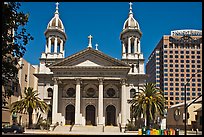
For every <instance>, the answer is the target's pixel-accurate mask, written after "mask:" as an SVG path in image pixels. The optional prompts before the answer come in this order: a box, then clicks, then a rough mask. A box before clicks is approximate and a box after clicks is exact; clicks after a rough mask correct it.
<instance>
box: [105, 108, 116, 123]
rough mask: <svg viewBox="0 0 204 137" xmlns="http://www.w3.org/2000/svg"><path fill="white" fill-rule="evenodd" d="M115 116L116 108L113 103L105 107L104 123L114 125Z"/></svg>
mask: <svg viewBox="0 0 204 137" xmlns="http://www.w3.org/2000/svg"><path fill="white" fill-rule="evenodd" d="M115 116H116V109H115V107H114V106H113V105H109V106H108V107H107V108H106V125H113V126H115V125H116V122H115Z"/></svg>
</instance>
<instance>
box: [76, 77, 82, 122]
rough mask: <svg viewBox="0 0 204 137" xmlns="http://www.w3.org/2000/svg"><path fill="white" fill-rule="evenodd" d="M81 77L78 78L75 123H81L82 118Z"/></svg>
mask: <svg viewBox="0 0 204 137" xmlns="http://www.w3.org/2000/svg"><path fill="white" fill-rule="evenodd" d="M80 82H81V81H80V79H76V99H75V125H81V119H80Z"/></svg>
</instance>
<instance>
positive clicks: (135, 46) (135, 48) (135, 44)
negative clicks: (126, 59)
mask: <svg viewBox="0 0 204 137" xmlns="http://www.w3.org/2000/svg"><path fill="white" fill-rule="evenodd" d="M137 39H138V38H137V37H136V38H135V41H134V50H135V51H134V53H137V52H138V50H137V46H138V45H137Z"/></svg>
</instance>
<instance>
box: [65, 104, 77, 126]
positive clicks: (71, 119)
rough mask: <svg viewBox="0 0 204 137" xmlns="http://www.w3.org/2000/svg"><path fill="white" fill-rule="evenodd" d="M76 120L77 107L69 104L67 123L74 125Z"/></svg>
mask: <svg viewBox="0 0 204 137" xmlns="http://www.w3.org/2000/svg"><path fill="white" fill-rule="evenodd" d="M74 122H75V107H74V106H73V105H68V106H67V107H66V116H65V124H66V125H72V124H73V123H74Z"/></svg>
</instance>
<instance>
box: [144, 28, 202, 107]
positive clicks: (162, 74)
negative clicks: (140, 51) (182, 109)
mask: <svg viewBox="0 0 204 137" xmlns="http://www.w3.org/2000/svg"><path fill="white" fill-rule="evenodd" d="M201 69H202V31H201V30H175V31H171V35H164V36H163V37H162V39H161V40H160V41H159V43H158V44H157V46H156V48H155V49H154V50H153V52H152V53H151V55H150V56H149V58H148V62H147V64H146V73H147V74H148V75H149V78H148V80H147V82H153V83H156V86H157V87H159V88H160V89H162V90H163V91H164V96H165V98H166V100H167V102H168V103H167V106H168V107H170V106H171V105H174V104H178V103H181V102H184V100H185V99H184V96H185V94H184V93H185V92H184V85H185V83H186V82H188V81H189V80H190V81H189V84H188V85H187V87H186V97H187V98H186V99H187V101H188V100H192V99H195V98H196V97H197V96H199V95H200V94H201V93H202V90H201V89H202V73H201V72H199V71H201Z"/></svg>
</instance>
